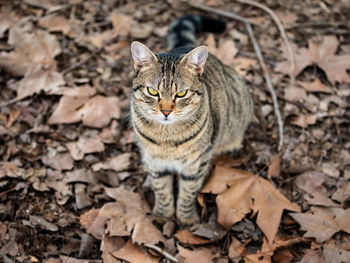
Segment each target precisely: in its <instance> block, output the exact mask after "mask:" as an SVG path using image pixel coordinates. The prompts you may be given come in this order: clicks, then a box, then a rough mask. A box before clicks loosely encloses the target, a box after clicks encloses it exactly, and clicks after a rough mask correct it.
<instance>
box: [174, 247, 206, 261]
mask: <svg viewBox="0 0 350 263" xmlns="http://www.w3.org/2000/svg"><path fill="white" fill-rule="evenodd" d="M177 249H178V250H179V254H178V255H179V256H181V257H183V258H184V259H185V261H184V263H198V262H201V263H212V260H213V256H212V254H211V250H210V249H209V248H195V249H193V250H190V249H186V248H184V247H182V246H180V245H178V246H177Z"/></svg>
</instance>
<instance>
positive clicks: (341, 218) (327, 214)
mask: <svg viewBox="0 0 350 263" xmlns="http://www.w3.org/2000/svg"><path fill="white" fill-rule="evenodd" d="M291 216H292V217H293V218H294V219H295V220H296V221H297V222H298V223H299V224H300V226H301V229H302V230H304V231H307V232H306V233H305V234H304V237H314V238H316V241H317V242H318V243H322V242H324V241H326V240H328V239H329V238H331V237H332V236H333V235H334V234H335V233H336V232H338V231H341V230H343V231H345V232H347V233H350V225H349V218H350V209H345V210H344V209H343V208H338V207H314V206H313V207H311V209H310V211H309V212H307V213H293V214H291Z"/></svg>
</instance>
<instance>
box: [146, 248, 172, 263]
mask: <svg viewBox="0 0 350 263" xmlns="http://www.w3.org/2000/svg"><path fill="white" fill-rule="evenodd" d="M144 246H145V247H148V248H150V249H153V250H155V251H157V252H158V253H160V254H162V255H163V256H164V257H166V258H167V259H170V260H171V261H173V262H176V263H177V262H178V260H177V259H176V258H175V257H174V256H172V255H170V254H169V253H168V252H166V251H165V250H163V249H161V248H160V247H157V246H155V245H151V244H145V245H144Z"/></svg>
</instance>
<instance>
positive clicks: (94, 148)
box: [66, 137, 105, 160]
mask: <svg viewBox="0 0 350 263" xmlns="http://www.w3.org/2000/svg"><path fill="white" fill-rule="evenodd" d="M66 146H67V148H68V150H69V152H70V154H71V155H72V157H73V159H74V160H82V159H83V158H84V155H85V154H87V153H94V152H103V151H104V150H105V146H104V144H103V142H102V141H101V139H100V138H99V137H93V138H83V137H80V138H79V140H78V141H76V142H69V143H67V144H66Z"/></svg>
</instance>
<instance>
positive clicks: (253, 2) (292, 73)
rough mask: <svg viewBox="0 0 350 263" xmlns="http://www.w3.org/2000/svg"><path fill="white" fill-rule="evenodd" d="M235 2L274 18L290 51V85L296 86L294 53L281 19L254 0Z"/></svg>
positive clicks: (238, 0) (237, 0)
mask: <svg viewBox="0 0 350 263" xmlns="http://www.w3.org/2000/svg"><path fill="white" fill-rule="evenodd" d="M234 1H236V2H240V3H243V4H248V5H253V6H256V7H258V8H260V9H262V10H264V11H265V12H266V13H268V14H269V15H270V16H271V17H272V19H273V20H274V21H275V23H276V25H277V27H278V29H279V31H280V33H281V36H282V38H283V40H284V42H285V44H286V47H287V51H288V54H289V59H290V73H289V77H290V84H291V85H294V83H295V78H294V71H295V57H294V52H293V49H292V46H291V45H290V43H289V40H288V37H287V34H286V31H285V30H284V28H283V25H282V23H281V21H280V20H279V18H278V17H277V16H276V14H275V13H274V12H273V11H272V10H271V9H270V8H268V7H267V6H265V5H263V4H260V3H258V2H255V1H253V0H234Z"/></svg>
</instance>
